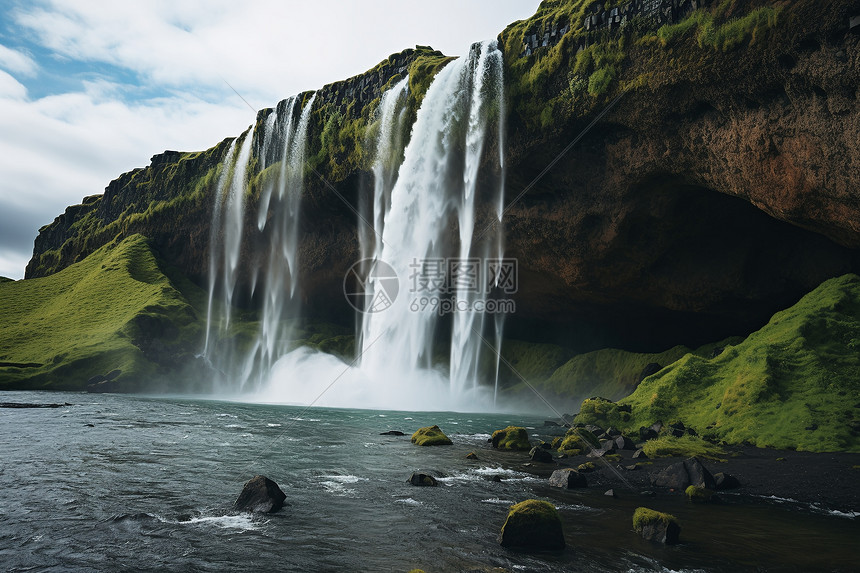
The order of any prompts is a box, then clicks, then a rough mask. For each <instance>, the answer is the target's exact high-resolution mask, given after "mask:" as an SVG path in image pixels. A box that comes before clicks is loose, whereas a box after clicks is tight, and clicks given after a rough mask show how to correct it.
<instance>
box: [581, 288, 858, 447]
mask: <svg viewBox="0 0 860 573" xmlns="http://www.w3.org/2000/svg"><path fill="white" fill-rule="evenodd" d="M619 404H622V405H629V406H630V407H631V412H630V414H629V416H625V415H624V412H621V411H619V410H618V409H617V408H615V407H613V405H609V404H604V405H602V406H601V409H602V414H601V417H602V418H603V420H604V422H605V423H613V424H617V425H620V426H623V427H629V428H638V427H639V426H641V425H649V424H651V423H653V422H654V421H656V420H662V421H664V422H668V421H672V420H678V419H680V420H681V421H683V422H684V423H685V424H687V425H688V426H692V427H694V428H695V429H696V430H698V431H699V432H700V433H702V434H704V435H706V436H708V437H710V438H712V439H718V440H722V441H725V442H727V443H741V442H749V443H751V444H754V445H756V446H759V447H777V448H797V449H801V450H810V451H837V450H849V451H860V277H858V276H857V275H845V276H842V277H839V278H835V279H831V280H828V281H826V282H824V283H823V284H822V285H821V286H819V287H818V288H817V289H815V290H814V291H812V292H811V293H809V294H807V295H806V296H804V297H803V298H802V299H801V300H800V301H799V302H798V303H797V304H795V305H794V306H792V307H791V308H788V309H786V310H784V311H782V312H779V313H777V314H775V315H774V316H773V318H772V319H771V320H770V322H769V323H768V324H767V325H766V326H764V327H763V328H762V329H761V330H759V331H757V332H754V333H753V334H751V335H750V336H749V337H747V338H746V339H745V340H744V341H742V342H740V343H739V344H737V345H736V346H730V347H728V348H726V350H725V351H724V352H723V353H721V354H720V355H719V356H717V357H715V358H712V359H708V358H704V357H702V356H697V355H695V354H688V355H686V356H684V357H683V358H681V359H680V360H678V361H677V362H675V363H674V364H672V365H671V366H669V367H667V368H665V369H663V370H661V371H660V372H658V373H657V374H655V375H653V376H650V377H648V378H646V379H645V380H643V381H642V383H641V384H640V385H639V386H638V387H637V388H636V391H635V392H633V394H631V395H630V396H629V397H627V398H625V399H623V400H620V402H619ZM585 409H590V408H584V410H585ZM623 418H628V419H627V420H624V419H623Z"/></svg>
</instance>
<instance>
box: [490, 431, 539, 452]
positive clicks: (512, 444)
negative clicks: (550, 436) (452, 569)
mask: <svg viewBox="0 0 860 573" xmlns="http://www.w3.org/2000/svg"><path fill="white" fill-rule="evenodd" d="M492 440H493V447H494V448H498V449H500V450H530V449H532V445H531V444H530V443H529V434H528V432H526V429H525V428H523V427H520V426H508V427H507V428H505V429H504V430H496V431H495V432H493V437H492Z"/></svg>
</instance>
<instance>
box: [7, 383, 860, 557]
mask: <svg viewBox="0 0 860 573" xmlns="http://www.w3.org/2000/svg"><path fill="white" fill-rule="evenodd" d="M2 400H3V401H7V402H11V401H19V402H70V403H72V404H74V405H73V406H69V407H64V408H59V409H0V457H2V467H0V492H2V493H0V496H2V504H0V563H2V564H3V568H4V569H5V570H11V571H40V570H47V569H51V570H80V571H104V570H153V569H172V570H188V571H225V570H275V569H277V570H295V571H338V570H344V569H349V570H355V571H408V570H409V569H412V568H415V567H419V568H422V569H425V570H426V571H428V572H432V571H468V570H488V569H490V568H493V567H502V568H504V569H506V570H513V571H669V570H707V571H738V570H744V569H752V568H754V567H755V566H760V565H764V566H765V567H763V569H764V570H786V571H795V570H796V571H806V570H814V569H822V570H846V571H847V570H851V569H852V567H853V566H854V564H855V563H856V562H855V561H852V560H853V559H854V556H853V554H852V552H851V551H850V547H851V545H852V544H853V541H856V539H857V538H858V537H857V534H858V533H860V530H858V528H857V523H856V520H854V519H846V518H838V517H832V516H827V515H817V514H814V513H802V514H801V513H799V512H798V511H797V510H790V509H786V508H784V507H781V506H780V505H779V504H761V505H752V506H743V507H740V506H737V505H725V506H716V507H713V508H703V507H702V506H698V507H696V508H690V507H689V506H688V505H685V504H684V502H683V500H682V499H681V498H680V496H673V497H669V496H668V495H667V496H665V497H661V498H659V499H657V500H654V501H653V503H656V504H658V505H657V506H656V507H659V508H660V509H664V510H671V511H672V512H674V513H676V514H677V515H678V516H679V517H680V518H681V519H682V524H683V527H684V529H683V532H682V539H683V540H684V544H682V545H680V546H677V547H671V548H664V547H660V546H655V545H652V544H650V543H646V542H644V541H642V540H641V539H639V538H637V537H636V535H635V534H634V533H633V532H632V531H631V528H630V516H631V515H632V511H633V509H634V508H635V507H636V506H637V505H642V504H643V503H642V499H641V498H636V497H635V496H632V495H624V494H622V497H621V499H618V500H612V499H610V498H606V497H605V496H603V495H602V493H603V491H602V488H601V491H594V490H592V489H589V490H585V491H578V492H566V491H560V490H555V489H551V488H548V487H547V486H546V485H545V479H543V478H542V477H538V476H534V475H531V474H529V473H525V472H524V471H519V470H523V469H528V468H524V467H523V465H522V464H523V462H524V461H526V460H525V456H524V454H522V453H501V452H495V451H493V450H492V449H491V448H489V445H488V444H487V443H486V440H487V438H488V437H489V433H490V432H491V431H492V430H494V429H498V428H501V427H504V426H506V425H508V424H510V423H515V424H525V425H527V426H530V427H532V428H533V430H531V433H532V434H533V437H541V434H542V433H543V432H544V431H545V430H544V428H543V427H542V419H538V418H534V417H515V416H513V415H509V414H492V415H484V414H460V413H426V412H421V413H416V412H394V411H369V410H346V409H323V408H319V409H307V410H305V409H303V408H300V407H294V406H276V405H259V404H242V403H232V402H219V401H206V400H199V399H183V398H152V397H135V396H118V395H91V394H67V393H51V394H40V393H31V392H6V393H4V394H3V395H2ZM89 424H92V426H90V425H89ZM430 424H439V425H440V426H441V427H442V429H443V430H444V431H445V432H446V433H447V434H448V435H449V436H450V437H451V438H452V440H453V441H454V445H453V446H448V447H434V448H420V447H417V446H413V445H412V444H410V442H409V436H408V435H407V436H405V437H388V436H380V435H379V433H380V432H383V431H386V430H401V431H404V432H406V433H407V434H409V433H411V432H412V431H414V430H415V429H417V428H418V427H420V426H425V425H430ZM543 437H548V434H545V435H544V436H543ZM470 451H475V452H476V453H477V455H478V457H479V460H478V461H470V460H466V459H465V455H466V454H467V453H468V452H470ZM417 470H424V471H430V472H435V473H436V475H439V476H441V478H440V483H441V485H440V486H439V487H436V488H418V487H413V486H411V485H409V484H408V483H407V482H406V480H407V479H408V477H409V475H410V474H411V472H413V471H417ZM260 473H261V474H264V475H266V476H268V477H270V478H271V479H273V480H275V481H276V482H278V484H280V486H281V488H282V489H283V490H284V492H285V493H286V494H287V503H288V504H289V505H288V506H287V507H285V508H284V510H282V511H281V512H279V513H277V514H274V515H267V516H248V515H241V514H240V515H237V514H234V513H233V512H231V510H230V506H231V505H232V502H233V501H234V500H235V498H236V496H237V495H238V493H239V492H240V491H241V489H242V485H243V483H244V482H245V481H247V480H248V479H249V478H250V477H252V476H253V475H255V474H260ZM493 475H498V476H500V477H501V478H502V481H501V482H496V481H491V480H490V479H487V478H488V477H491V476H493ZM527 498H539V499H547V500H549V501H552V502H553V503H554V504H555V505H556V506H557V507H558V508H559V511H560V513H561V515H562V518H563V521H564V525H565V535H566V538H567V542H568V549H567V550H565V551H564V552H561V553H551V554H542V555H527V554H523V553H518V552H512V551H508V550H505V549H503V548H501V547H500V546H499V545H498V543H497V542H496V535H497V534H498V531H499V528H500V527H501V525H502V523H503V522H504V519H505V515H506V513H507V507H508V506H509V505H510V504H511V503H514V502H517V501H522V500H523V499H527ZM799 518H802V519H799Z"/></svg>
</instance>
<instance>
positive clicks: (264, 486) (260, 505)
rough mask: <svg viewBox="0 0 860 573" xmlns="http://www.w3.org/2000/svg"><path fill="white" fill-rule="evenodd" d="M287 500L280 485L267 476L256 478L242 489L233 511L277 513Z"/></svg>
mask: <svg viewBox="0 0 860 573" xmlns="http://www.w3.org/2000/svg"><path fill="white" fill-rule="evenodd" d="M285 499H287V496H286V494H284V492H283V491H281V488H280V487H278V484H276V483H275V482H273V481H272V480H270V479H269V478H267V477H266V476H254V477H252V478H251V479H250V480H249V481H248V483H246V484H245V487H244V488H242V493H240V494H239V497H238V498H236V502H235V503H234V504H233V509H234V510H235V511H249V512H252V513H275V512H276V511H278V510H279V509H281V508H282V507H283V506H284V500H285Z"/></svg>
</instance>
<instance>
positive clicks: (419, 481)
mask: <svg viewBox="0 0 860 573" xmlns="http://www.w3.org/2000/svg"><path fill="white" fill-rule="evenodd" d="M409 483H411V484H412V485H417V486H422V487H434V486H436V485H438V482H437V481H436V478H434V477H433V476H431V475H427V474H421V473H413V474H412V475H411V476H409Z"/></svg>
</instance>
